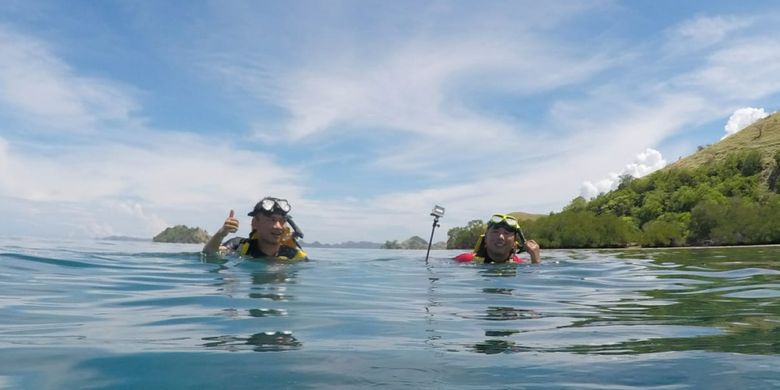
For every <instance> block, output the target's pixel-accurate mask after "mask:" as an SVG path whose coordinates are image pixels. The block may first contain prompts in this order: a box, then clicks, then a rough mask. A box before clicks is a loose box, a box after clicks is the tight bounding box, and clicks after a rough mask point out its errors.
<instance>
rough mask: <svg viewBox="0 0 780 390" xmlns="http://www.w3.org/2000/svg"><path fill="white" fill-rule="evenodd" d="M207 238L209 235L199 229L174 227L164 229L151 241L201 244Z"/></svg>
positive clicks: (183, 226) (181, 226) (182, 226)
mask: <svg viewBox="0 0 780 390" xmlns="http://www.w3.org/2000/svg"><path fill="white" fill-rule="evenodd" d="M209 238H210V236H209V233H208V232H206V231H205V230H203V229H201V228H199V227H194V228H190V227H187V226H185V225H176V226H174V227H169V228H166V229H165V230H163V231H162V232H160V234H158V235H156V236H154V238H153V239H152V241H154V242H173V243H179V244H203V243H206V242H207V241H208V240H209Z"/></svg>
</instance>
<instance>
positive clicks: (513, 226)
mask: <svg viewBox="0 0 780 390" xmlns="http://www.w3.org/2000/svg"><path fill="white" fill-rule="evenodd" d="M499 225H504V226H506V227H507V228H509V230H512V231H514V232H518V231H520V224H519V222H517V218H515V217H513V216H511V215H505V214H493V216H492V217H490V220H489V221H488V226H499Z"/></svg>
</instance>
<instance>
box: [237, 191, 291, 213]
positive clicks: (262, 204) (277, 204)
mask: <svg viewBox="0 0 780 390" xmlns="http://www.w3.org/2000/svg"><path fill="white" fill-rule="evenodd" d="M291 209H292V207H290V203H289V202H288V201H287V199H280V198H272V197H270V196H268V197H265V198H263V199H261V200H260V201H259V202H257V204H256V205H255V209H254V210H252V212H251V213H249V214H247V215H249V216H250V217H254V216H255V215H257V214H258V213H263V214H273V213H280V214H283V215H286V214H287V213H289V212H290V210H291Z"/></svg>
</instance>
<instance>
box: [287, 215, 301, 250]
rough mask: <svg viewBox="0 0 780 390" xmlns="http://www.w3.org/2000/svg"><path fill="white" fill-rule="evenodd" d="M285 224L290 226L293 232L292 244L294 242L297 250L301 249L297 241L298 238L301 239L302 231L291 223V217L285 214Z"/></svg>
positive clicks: (293, 222)
mask: <svg viewBox="0 0 780 390" xmlns="http://www.w3.org/2000/svg"><path fill="white" fill-rule="evenodd" d="M287 223H289V224H290V227H291V228H292V230H293V234H292V235H293V242H295V245H296V246H297V247H298V249H303V248H301V244H299V243H298V240H297V239H298V238H300V239H303V231H301V228H299V227H298V225H296V224H295V221H293V218H292V215H290V214H287Z"/></svg>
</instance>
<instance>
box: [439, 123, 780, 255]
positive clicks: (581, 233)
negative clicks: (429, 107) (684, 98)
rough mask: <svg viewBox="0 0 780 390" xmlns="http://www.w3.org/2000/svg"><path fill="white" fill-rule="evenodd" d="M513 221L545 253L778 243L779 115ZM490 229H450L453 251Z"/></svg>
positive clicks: (475, 226)
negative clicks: (554, 209)
mask: <svg viewBox="0 0 780 390" xmlns="http://www.w3.org/2000/svg"><path fill="white" fill-rule="evenodd" d="M513 214H516V215H517V216H518V217H519V218H520V219H522V220H523V223H522V224H521V225H522V227H523V230H524V232H525V236H526V237H528V238H533V239H535V240H536V241H537V242H539V244H540V245H541V246H542V247H546V248H605V247H626V246H635V245H641V246H646V247H659V246H688V245H750V244H776V243H780V114H778V113H775V114H773V115H770V116H768V117H766V118H764V119H762V120H760V121H757V122H756V123H754V124H753V125H751V126H748V127H746V128H745V129H742V130H741V131H739V132H737V133H736V134H733V135H731V136H729V137H727V138H725V139H723V140H721V141H719V142H717V143H715V144H713V145H708V146H706V147H700V149H699V151H697V152H696V153H694V154H692V155H690V156H688V157H686V158H683V159H680V160H679V161H677V162H675V163H673V164H670V165H669V166H667V167H665V168H664V169H661V170H659V171H656V172H654V173H652V174H650V175H647V176H645V177H642V178H639V179H635V178H632V177H630V176H623V177H621V181H620V184H619V185H618V188H617V189H615V190H613V191H610V192H608V193H605V194H601V195H599V196H598V197H596V198H594V199H591V200H586V199H583V198H581V197H578V198H575V199H573V200H572V201H571V203H570V204H569V205H568V206H566V207H564V209H563V210H562V211H560V212H558V213H551V214H550V215H545V216H535V218H524V217H525V215H523V214H521V213H513ZM532 217H534V216H533V215H532ZM484 229H485V226H484V223H483V222H482V221H479V220H475V221H471V222H469V223H468V225H467V226H465V227H457V228H453V229H450V230H449V231H448V236H449V239H448V241H447V245H448V247H450V248H466V247H468V245H473V242H475V240H476V238H477V237H479V234H481V233H482V232H484ZM470 243H471V244H470Z"/></svg>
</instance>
